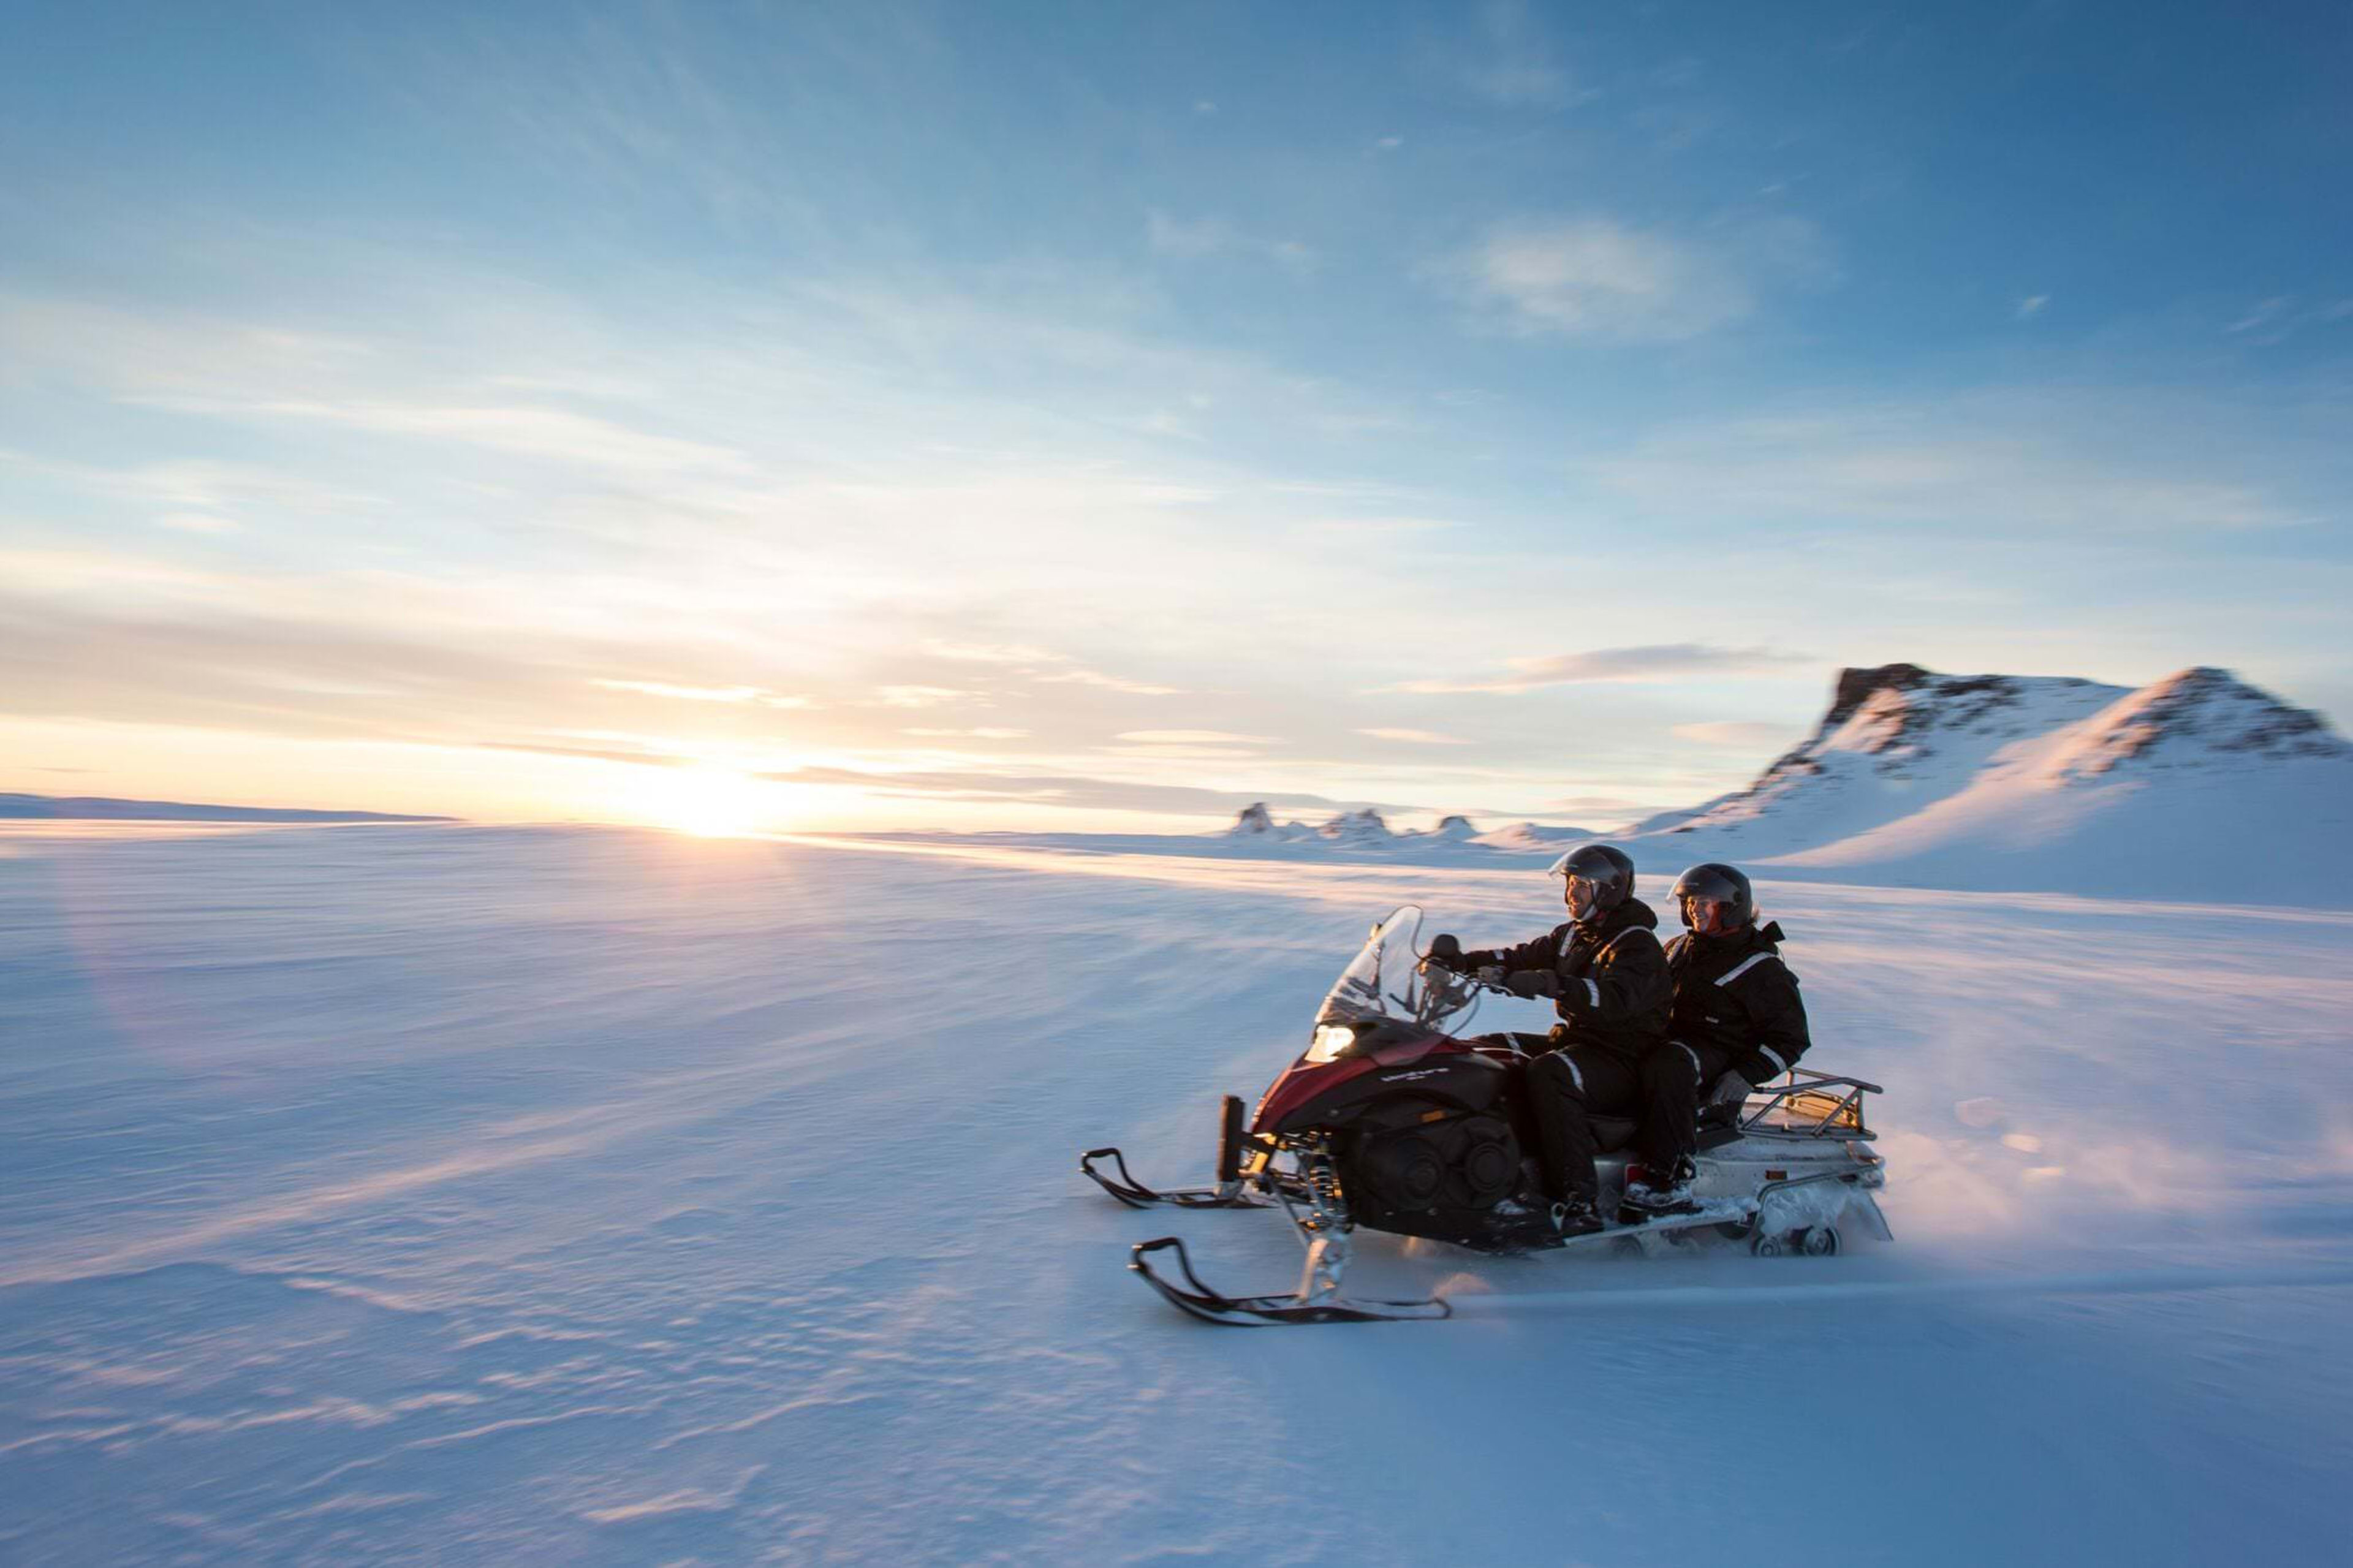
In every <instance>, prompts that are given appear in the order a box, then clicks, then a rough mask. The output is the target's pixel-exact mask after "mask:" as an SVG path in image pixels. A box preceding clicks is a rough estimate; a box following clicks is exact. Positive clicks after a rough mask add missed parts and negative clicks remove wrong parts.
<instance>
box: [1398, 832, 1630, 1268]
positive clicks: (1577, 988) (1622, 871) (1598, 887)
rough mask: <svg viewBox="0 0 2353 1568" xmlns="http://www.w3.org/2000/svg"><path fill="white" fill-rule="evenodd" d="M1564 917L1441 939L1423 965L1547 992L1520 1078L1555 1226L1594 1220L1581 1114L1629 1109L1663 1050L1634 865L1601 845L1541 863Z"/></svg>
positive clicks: (1587, 1229) (1589, 1151) (1595, 1201)
mask: <svg viewBox="0 0 2353 1568" xmlns="http://www.w3.org/2000/svg"><path fill="white" fill-rule="evenodd" d="M1551 870H1552V874H1553V875H1555V876H1557V877H1559V878H1561V879H1563V886H1562V889H1561V897H1562V900H1563V901H1565V902H1566V903H1567V905H1568V914H1569V918H1568V922H1567V924H1565V925H1559V926H1555V927H1554V928H1553V929H1552V930H1551V931H1547V932H1546V933H1545V934H1544V935H1543V936H1540V937H1537V938H1536V939H1535V941H1533V942H1522V943H1521V944H1520V945H1519V946H1517V947H1503V948H1478V949H1473V950H1472V951H1469V952H1465V951H1463V949H1462V946H1461V943H1460V942H1456V941H1455V939H1454V938H1453V937H1452V936H1451V935H1440V936H1439V937H1437V938H1435V939H1433V940H1432V941H1431V942H1430V962H1432V963H1437V964H1439V965H1440V966H1441V967H1443V968H1447V969H1451V970H1455V971H1457V972H1458V973H1466V974H1476V975H1477V976H1478V977H1479V978H1480V979H1482V980H1485V981H1487V982H1488V983H1490V984H1502V985H1506V986H1509V987H1510V989H1511V990H1512V991H1513V992H1514V993H1515V994H1519V995H1522V996H1548V997H1551V998H1552V999H1553V1008H1554V1011H1555V1012H1556V1013H1558V1014H1559V1015H1560V1022H1559V1023H1557V1024H1556V1025H1554V1026H1553V1029H1552V1033H1551V1035H1550V1036H1548V1037H1546V1039H1545V1041H1543V1042H1540V1045H1539V1048H1540V1049H1541V1050H1542V1051H1543V1053H1544V1054H1542V1055H1540V1056H1538V1057H1537V1058H1535V1060H1534V1061H1532V1062H1530V1063H1529V1064H1528V1066H1527V1069H1526V1078H1525V1095H1526V1099H1527V1101H1528V1105H1529V1111H1530V1118H1531V1120H1532V1121H1534V1122H1535V1127H1536V1132H1537V1144H1538V1147H1537V1154H1538V1165H1539V1167H1540V1168H1541V1170H1542V1172H1543V1175H1544V1183H1545V1189H1546V1196H1548V1197H1550V1198H1551V1199H1552V1200H1553V1201H1554V1202H1555V1203H1556V1204H1559V1205H1562V1206H1561V1207H1560V1208H1559V1209H1558V1210H1556V1217H1557V1219H1558V1222H1559V1225H1560V1229H1561V1233H1562V1234H1563V1235H1565V1236H1582V1235H1587V1234H1589V1233H1591V1232H1593V1231H1597V1230H1599V1229H1601V1228H1602V1221H1601V1215H1600V1205H1599V1199H1600V1184H1599V1180H1598V1179H1597V1178H1596V1176H1595V1174H1594V1170H1593V1159H1594V1155H1595V1154H1596V1153H1597V1152H1599V1151H1598V1150H1597V1148H1596V1146H1595V1142H1594V1137H1593V1128H1592V1124H1591V1122H1590V1121H1589V1120H1588V1118H1589V1117H1591V1116H1596V1115H1603V1116H1631V1115H1634V1114H1636V1110H1637V1107H1638V1106H1639V1105H1640V1103H1641V1092H1642V1075H1641V1064H1642V1062H1643V1061H1644V1060H1645V1059H1646V1058H1649V1057H1650V1056H1652V1055H1654V1054H1656V1053H1657V1052H1658V1051H1660V1050H1662V1049H1663V1048H1664V1047H1665V1041H1666V1037H1667V1016H1668V1009H1669V1005H1670V1003H1671V1000H1672V983H1671V982H1670V981H1669V979H1668V976H1667V961H1666V954H1665V952H1664V951H1663V950H1662V948H1661V947H1660V945H1659V939H1658V935H1657V927H1658V923H1659V917H1658V916H1657V915H1656V914H1654V913H1653V912H1652V911H1651V907H1650V906H1649V905H1648V904H1645V903H1643V902H1642V900H1640V899H1638V898H1636V897H1634V862H1633V861H1632V860H1631V859H1630V858H1628V857H1627V855H1626V852H1625V851H1624V850H1622V849H1620V848H1618V847H1615V846H1613V845H1609V844H1587V845H1583V846H1580V847H1577V848H1576V849H1573V850H1571V851H1569V853H1567V854H1566V855H1564V856H1562V857H1561V858H1559V859H1558V860H1556V861H1555V862H1553V865H1552V868H1551Z"/></svg>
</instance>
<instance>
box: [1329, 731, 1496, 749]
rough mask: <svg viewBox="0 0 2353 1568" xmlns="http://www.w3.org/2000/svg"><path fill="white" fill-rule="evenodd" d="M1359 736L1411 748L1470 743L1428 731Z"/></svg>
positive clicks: (1368, 732) (1365, 733)
mask: <svg viewBox="0 0 2353 1568" xmlns="http://www.w3.org/2000/svg"><path fill="white" fill-rule="evenodd" d="M1356 733H1357V734H1359V735H1370V736H1371V737H1372V738H1373V739H1374V740H1376V741H1398V742H1403V743H1405V744H1407V745H1411V746H1467V745H1469V744H1470V743H1471V742H1468V741H1465V740H1461V739H1459V738H1457V737H1455V736H1453V735H1440V734H1439V733H1437V732H1436V731H1430V730H1394V729H1373V730H1359V731H1356Z"/></svg>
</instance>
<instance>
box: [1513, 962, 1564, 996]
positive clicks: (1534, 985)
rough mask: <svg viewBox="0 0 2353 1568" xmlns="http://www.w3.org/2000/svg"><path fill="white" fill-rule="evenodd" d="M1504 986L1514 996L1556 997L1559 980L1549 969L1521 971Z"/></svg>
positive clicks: (1558, 989)
mask: <svg viewBox="0 0 2353 1568" xmlns="http://www.w3.org/2000/svg"><path fill="white" fill-rule="evenodd" d="M1504 985H1505V986H1506V987H1508V988H1509V989H1510V991H1511V993H1512V994H1513V995H1514V996H1530V997H1534V996H1557V995H1559V994H1560V980H1559V977H1558V976H1556V975H1555V974H1554V973H1553V972H1552V971H1551V970H1549V969H1523V970H1521V971H1520V972H1519V973H1516V974H1514V975H1513V976H1511V978H1509V979H1507V980H1505V981H1504Z"/></svg>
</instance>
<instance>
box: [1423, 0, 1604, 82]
mask: <svg viewBox="0 0 2353 1568" xmlns="http://www.w3.org/2000/svg"><path fill="white" fill-rule="evenodd" d="M1477 16H1478V22H1479V30H1478V37H1477V40H1476V42H1475V43H1473V44H1472V46H1471V51H1470V52H1469V53H1467V54H1465V55H1463V56H1462V57H1461V60H1460V64H1459V65H1458V66H1457V68H1456V79H1458V80H1459V81H1460V82H1461V84H1462V85H1463V86H1464V87H1466V88H1468V89H1470V90H1471V91H1472V93H1474V94H1476V95H1477V96H1478V97H1480V98H1482V99H1484V100H1487V101H1488V102H1489V103H1493V104H1497V105H1500V106H1502V107H1504V108H1506V109H1565V108H1567V107H1569V106H1571V105H1573V104H1577V103H1583V102H1586V101H1588V100H1591V99H1594V98H1597V97H1599V96H1600V95H1599V93H1598V92H1596V91H1594V90H1593V89H1587V88H1580V87H1579V86H1578V85H1577V82H1576V80H1575V79H1573V78H1572V77H1571V75H1570V74H1569V71H1568V68H1567V66H1566V65H1564V64H1563V63H1562V62H1561V60H1560V58H1559V55H1558V52H1557V50H1556V48H1555V47H1554V45H1553V40H1552V37H1551V35H1550V34H1549V33H1548V32H1547V31H1546V27H1545V25H1544V21H1543V19H1542V17H1541V16H1540V15H1539V14H1538V13H1537V12H1535V10H1534V9H1533V8H1531V7H1530V6H1528V5H1525V4H1522V3H1520V0H1490V3H1489V4H1487V5H1483V6H1482V7H1480V9H1479V11H1478V13H1477Z"/></svg>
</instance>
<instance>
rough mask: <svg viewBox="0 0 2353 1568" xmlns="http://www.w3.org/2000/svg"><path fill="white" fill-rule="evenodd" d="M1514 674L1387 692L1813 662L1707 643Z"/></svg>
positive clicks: (1649, 677) (1562, 662)
mask: <svg viewBox="0 0 2353 1568" xmlns="http://www.w3.org/2000/svg"><path fill="white" fill-rule="evenodd" d="M1504 662H1505V663H1506V664H1508V665H1509V666H1510V667H1511V668H1512V671H1513V673H1512V674H1510V675H1504V676H1494V677H1490V678H1487V679H1473V680H1409V681H1407V682H1406V683H1405V684H1403V685H1401V686H1391V687H1385V688H1383V689H1384V690H1386V691H1406V692H1420V693H1439V692H1504V693H1509V692H1520V691H1534V690H1535V689H1538V688H1540V687H1546V686H1577V685H1589V684H1599V683H1605V682H1640V681H1662V680H1687V679H1696V678H1701V677H1711V676H1713V677H1722V676H1742V675H1763V674H1775V673H1778V672H1779V671H1780V670H1781V669H1782V668H1784V667H1787V666H1788V665H1792V664H1806V663H1810V662H1811V660H1810V659H1809V658H1807V656H1805V655H1802V654H1788V653H1776V652H1774V651H1773V650H1771V649H1769V648H1758V647H1751V648H1739V647H1714V646H1712V645H1709V644H1706V643H1660V644H1653V645H1651V646H1649V647H1605V648H1596V649H1594V650H1592V651H1591V652H1589V653H1563V654H1552V655H1548V656H1546V657H1544V658H1514V659H1506V660H1505V661H1504Z"/></svg>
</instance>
